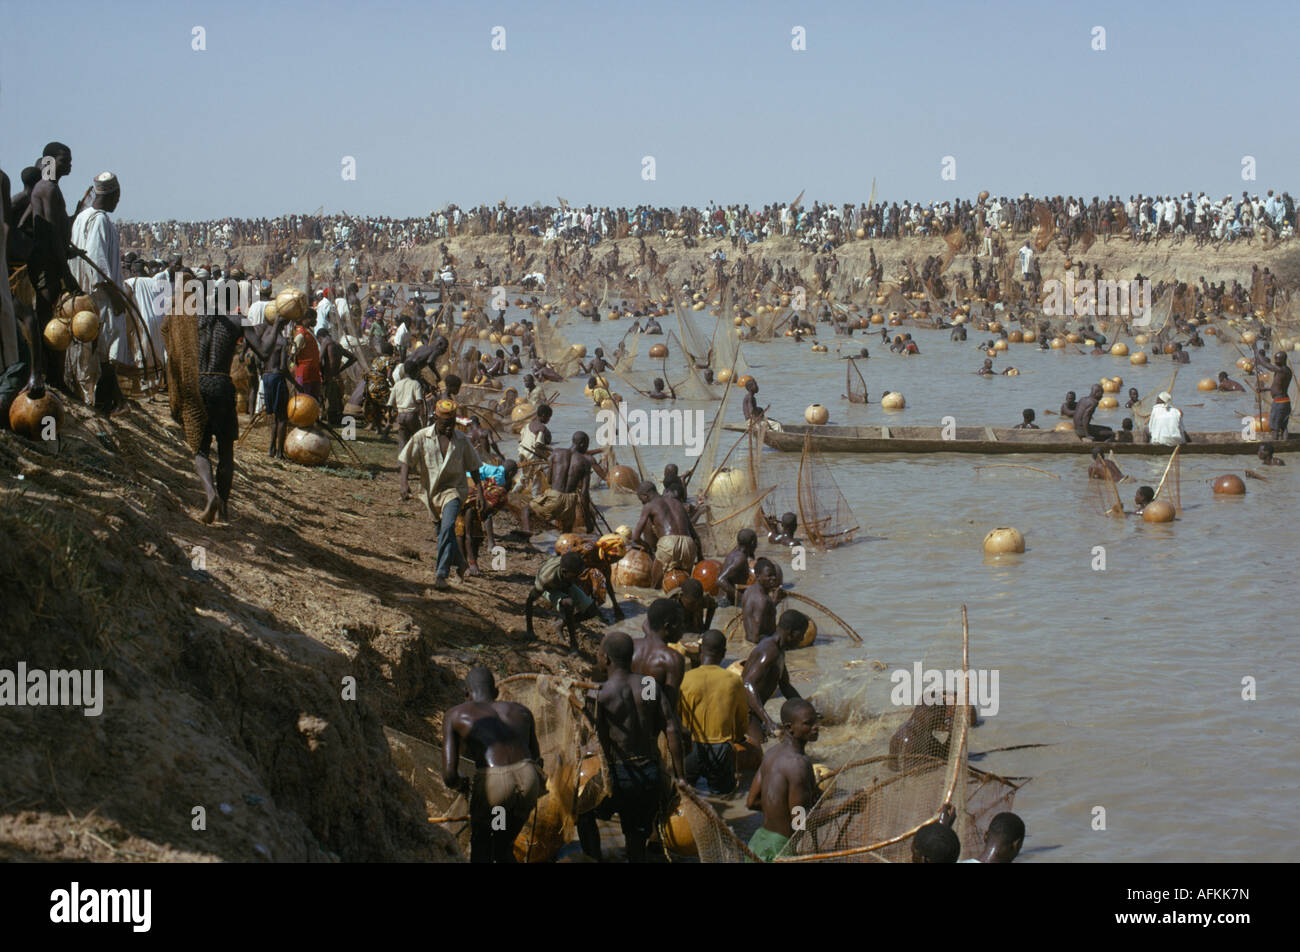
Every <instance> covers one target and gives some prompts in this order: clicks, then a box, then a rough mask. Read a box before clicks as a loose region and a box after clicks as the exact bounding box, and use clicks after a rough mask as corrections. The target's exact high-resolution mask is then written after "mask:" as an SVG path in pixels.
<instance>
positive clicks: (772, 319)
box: [754, 305, 794, 341]
mask: <svg viewBox="0 0 1300 952" xmlns="http://www.w3.org/2000/svg"><path fill="white" fill-rule="evenodd" d="M793 314H794V311H792V310H791V309H790V308H785V307H777V306H776V305H771V306H769V307H768V309H767V313H766V314H757V315H755V321H756V326H755V334H754V340H758V341H770V340H774V339H775V338H776V335H777V332H779V331H780V330H781V328H782V327H783V326H784V325H785V323H786V322H787V321H788V320H789V319H790V318H791V316H792V315H793Z"/></svg>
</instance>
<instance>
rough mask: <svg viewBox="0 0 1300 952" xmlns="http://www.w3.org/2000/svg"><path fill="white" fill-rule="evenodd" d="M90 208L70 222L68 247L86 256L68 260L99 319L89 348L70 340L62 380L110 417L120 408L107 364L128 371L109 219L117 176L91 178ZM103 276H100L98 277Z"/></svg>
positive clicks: (129, 357) (128, 345) (119, 276)
mask: <svg viewBox="0 0 1300 952" xmlns="http://www.w3.org/2000/svg"><path fill="white" fill-rule="evenodd" d="M93 191H94V194H93V198H92V199H91V203H90V205H89V206H87V207H86V208H83V209H82V210H81V212H80V213H79V214H78V215H77V217H76V218H75V219H74V220H73V222H72V244H73V245H74V246H75V247H77V248H80V249H81V250H82V251H84V252H85V254H86V258H89V259H90V261H93V262H94V264H95V266H96V267H97V268H98V269H99V270H98V271H96V270H95V268H92V267H91V266H90V265H89V264H88V263H87V262H86V261H85V260H84V259H82V258H80V257H77V258H73V259H70V261H69V265H70V267H71V269H72V275H73V277H74V278H76V280H77V283H78V284H80V285H81V286H82V287H83V288H91V289H92V290H91V292H90V296H91V299H92V300H93V301H94V304H95V310H96V311H97V312H98V313H99V336H98V337H97V338H96V339H95V340H94V341H91V342H87V343H82V342H81V341H76V340H74V341H73V342H72V346H70V347H69V348H68V357H67V364H66V367H67V375H68V377H69V378H71V379H72V380H75V381H76V382H77V384H78V385H79V386H80V387H81V398H82V399H83V400H84V401H85V402H86V403H88V404H92V403H93V404H94V405H95V406H96V407H98V408H99V409H101V410H105V411H108V412H111V411H113V410H115V409H117V407H118V406H120V405H121V403H122V393H121V391H120V390H119V389H118V386H117V374H116V372H115V371H114V370H113V367H112V364H113V363H119V364H125V365H127V366H131V365H132V364H133V363H134V360H133V358H132V355H131V339H130V334H129V333H128V323H127V320H128V318H127V315H126V314H125V313H123V308H122V306H121V304H119V303H118V302H119V300H120V299H121V298H120V297H119V295H121V294H123V293H124V292H123V291H122V256H121V254H120V253H119V248H118V235H117V226H116V225H114V224H113V222H112V219H110V218H109V217H108V216H109V213H110V212H112V211H113V210H114V209H116V208H117V203H118V200H119V199H120V198H121V197H122V193H121V189H120V187H119V185H118V181H117V176H116V175H114V174H113V173H112V172H101V173H100V174H99V175H97V176H95V182H94V189H93ZM101 271H102V272H103V274H101V273H100V272H101ZM104 274H107V275H108V277H109V278H110V279H111V280H112V282H113V284H114V285H116V289H115V290H116V292H117V294H113V293H112V292H109V291H106V290H105V281H104Z"/></svg>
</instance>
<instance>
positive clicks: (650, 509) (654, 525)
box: [632, 479, 700, 572]
mask: <svg viewBox="0 0 1300 952" xmlns="http://www.w3.org/2000/svg"><path fill="white" fill-rule="evenodd" d="M636 496H637V498H638V499H640V500H641V518H639V519H638V520H637V523H636V527H635V528H634V529H633V530H632V543H633V544H634V545H635V544H638V543H639V544H641V545H642V546H644V547H645V549H646V551H647V552H653V553H654V556H655V561H656V562H658V563H659V565H660V567H661V568H662V570H663V571H664V572H668V571H671V570H672V569H682V570H683V571H685V572H689V571H690V570H691V569H693V568H695V563H696V562H698V561H699V558H700V540H699V538H698V537H697V536H696V535H695V527H694V526H693V525H691V519H690V516H689V515H687V513H686V507H685V506H684V505H682V503H681V500H679V499H678V498H677V497H676V496H673V495H663V496H661V495H660V494H659V490H657V489H656V488H655V484H654V483H652V482H651V481H650V480H648V479H647V480H645V481H644V482H642V483H641V485H639V486H638V487H637V488H636Z"/></svg>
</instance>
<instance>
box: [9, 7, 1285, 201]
mask: <svg viewBox="0 0 1300 952" xmlns="http://www.w3.org/2000/svg"><path fill="white" fill-rule="evenodd" d="M199 27H201V28H202V33H201V34H199V35H198V36H196V34H195V29H196V28H199ZM496 27H501V28H504V42H505V49H504V50H495V49H493V41H494V28H496ZM1096 27H1101V28H1103V29H1104V31H1105V33H1104V41H1105V49H1103V50H1098V49H1094V48H1093V47H1094V46H1095V45H1097V41H1098V40H1099V39H1100V34H1096V33H1095V28H1096ZM796 28H802V31H803V32H802V37H803V45H804V46H805V48H804V49H801V50H796V49H794V48H792V47H793V45H795V42H796V40H797V37H796V35H795V32H794V31H795V30H796ZM200 37H201V39H202V43H201V44H200V42H199V40H200ZM47 38H48V39H47ZM495 38H496V40H497V42H498V45H499V43H500V40H501V39H502V33H501V32H500V31H497V32H496V34H495ZM43 40H44V42H42V41H43ZM51 44H54V45H57V47H58V49H59V51H60V52H58V53H54V54H51V53H50V52H48V50H49V49H50V46H51ZM197 45H203V46H205V47H206V48H204V49H195V48H194V47H195V46H197ZM1298 47H1300V4H1297V3H1294V2H1268V3H1265V2H1252V0H1246V2H1241V3H1224V2H1213V3H1211V2H1204V0H1187V2H1180V3H1174V2H1170V3H1165V2H1158V0H1143V2H1141V3H1133V2H1131V0H1128V2H1116V3H1112V2H1095V0H1093V2H1075V0H1059V2H1058V0H1052V2H1050V3H1043V2H1034V0H1030V2H988V3H980V2H976V0H970V2H958V0H902V2H898V0H891V2H889V3H879V2H865V0H836V2H807V3H791V2H785V3H777V2H765V0H750V2H745V3H732V2H700V0H693V2H691V0H688V2H655V0H637V2H635V3H627V2H608V0H606V2H599V3H596V2H567V0H547V2H545V3H537V2H532V3H494V2H491V0H486V2H485V0H479V2H468V3H438V2H429V0H424V2H419V3H417V2H408V0H381V2H379V3H376V4H373V5H372V4H367V3H365V2H364V0H362V2H356V3H342V2H336V0H331V2H322V3H301V2H293V0H290V2H281V0H270V2H265V0H264V2H260V3H252V2H245V0H222V2H213V0H208V2H201V3H193V2H184V0H175V2H134V0H116V2H114V3H113V4H111V5H109V4H103V3H88V2H83V0H64V2H61V3H59V4H57V5H47V4H39V3H27V4H21V5H20V4H18V3H16V2H15V0H0V168H3V169H4V170H5V171H6V172H7V173H8V174H9V177H10V179H11V180H13V181H15V182H17V181H18V173H19V172H20V170H21V169H22V168H23V167H24V166H26V165H30V164H32V163H33V162H34V161H35V159H36V157H37V156H38V155H39V154H40V152H41V149H42V148H43V147H44V145H45V143H46V142H48V141H51V140H58V141H61V142H65V143H67V144H68V145H69V146H70V147H71V148H72V151H73V171H72V175H71V176H70V178H69V180H67V181H65V182H64V184H63V191H64V195H65V197H66V198H67V199H68V201H69V204H71V203H72V202H74V201H75V199H76V198H77V197H79V196H80V194H81V193H82V191H84V190H85V188H86V186H87V185H88V184H89V183H90V181H91V179H92V178H93V176H94V175H95V174H97V173H98V172H101V171H104V170H111V171H113V172H115V173H116V174H117V175H118V177H119V179H120V181H121V183H122V203H121V206H120V207H119V209H118V213H117V215H118V217H119V218H120V219H124V220H137V221H139V220H153V219H170V218H176V219H190V220H195V219H208V218H221V217H226V216H235V217H261V216H268V217H270V216H275V215H280V214H286V213H294V212H299V213H301V212H311V211H314V210H316V209H317V208H320V207H322V206H323V207H324V209H325V210H326V212H329V213H332V212H339V211H346V212H350V213H353V214H371V215H392V216H399V217H407V216H416V215H424V214H427V213H428V212H429V211H430V210H432V209H436V208H440V207H442V206H443V205H445V204H446V203H448V202H455V203H457V204H459V205H461V206H462V207H469V206H473V205H477V204H480V203H483V202H488V203H495V202H497V201H499V200H501V199H505V200H507V201H508V202H509V203H511V204H526V203H531V202H533V201H541V202H542V203H551V204H554V203H555V201H556V198H557V196H563V197H564V198H565V199H567V200H568V201H570V202H572V203H575V204H588V203H590V204H599V205H626V206H633V205H637V204H643V203H645V204H653V205H668V206H677V205H682V204H696V205H703V204H706V203H708V202H709V201H716V202H719V203H723V204H732V203H749V204H750V205H751V206H755V205H757V206H761V205H763V204H766V203H768V202H773V201H789V200H791V199H793V198H794V197H795V196H796V195H798V194H799V193H800V191H805V190H806V191H805V201H812V200H814V199H818V200H822V201H831V202H836V203H841V202H849V201H853V202H859V201H865V200H866V199H867V197H868V195H869V193H870V190H871V183H872V180H873V179H875V181H876V183H877V195H878V197H880V198H886V199H890V200H898V201H902V200H903V199H904V198H910V199H913V200H921V201H929V200H932V199H940V198H952V197H955V196H961V197H970V198H973V197H974V196H975V194H976V193H977V192H979V191H980V190H982V189H986V188H987V189H989V190H990V191H992V192H993V193H994V194H999V195H1011V194H1020V193H1022V192H1029V193H1031V194H1034V195H1042V194H1053V195H1055V194H1082V195H1084V196H1086V197H1091V196H1092V195H1102V196H1105V195H1108V194H1111V193H1117V194H1123V195H1125V196H1127V195H1128V194H1132V193H1137V192H1143V193H1146V194H1152V193H1155V194H1164V193H1167V192H1176V193H1181V192H1183V191H1187V190H1190V191H1192V192H1193V194H1195V193H1197V192H1199V191H1202V190H1204V191H1206V192H1207V193H1209V194H1210V195H1211V196H1213V197H1216V198H1217V197H1222V196H1223V195H1225V194H1228V193H1232V194H1234V195H1239V194H1240V193H1241V192H1242V190H1243V189H1247V190H1249V191H1251V192H1252V193H1255V192H1258V193H1259V194H1261V195H1262V194H1263V193H1264V191H1265V190H1266V189H1268V188H1273V189H1276V190H1278V191H1281V190H1284V189H1286V190H1290V189H1295V188H1296V187H1297V183H1296V182H1295V181H1294V178H1295V170H1296V162H1297V160H1298V159H1300V124H1297V122H1296V120H1295V117H1294V115H1292V114H1291V112H1293V110H1292V109H1290V107H1291V106H1292V105H1293V95H1292V94H1293V91H1294V87H1295V83H1296V77H1295V63H1296V50H1297V48H1298ZM1247 156H1250V157H1252V158H1253V160H1254V162H1253V165H1254V172H1255V175H1256V179H1255V180H1253V181H1247V180H1243V177H1242V175H1243V159H1244V158H1245V157H1247ZM348 157H351V158H352V159H353V160H355V178H353V179H346V178H345V177H344V171H345V163H346V160H347V158H348ZM646 157H651V158H652V159H653V172H654V175H653V178H652V179H648V178H647V177H646V176H645V174H644V173H645V172H646V170H647V164H646V162H645V159H646ZM945 157H951V159H952V160H953V161H952V162H951V163H948V164H947V166H946V169H947V171H948V173H949V174H955V178H952V179H951V180H949V179H945V178H943V177H942V176H943V174H944V172H945Z"/></svg>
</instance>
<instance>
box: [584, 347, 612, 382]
mask: <svg viewBox="0 0 1300 952" xmlns="http://www.w3.org/2000/svg"><path fill="white" fill-rule="evenodd" d="M610 367H611V364H610V363H609V361H607V360H606V359H605V351H604V349H603V348H600V347H597V348H596V352H595V354H594V356H593V357H592V358H591V363H589V364H583V363H582V362H579V363H578V369H579V370H581V371H582V372H583V373H584V374H587V375H588V376H590V375H593V374H603V373H604V372H605V371H606V370H609V369H610Z"/></svg>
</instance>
